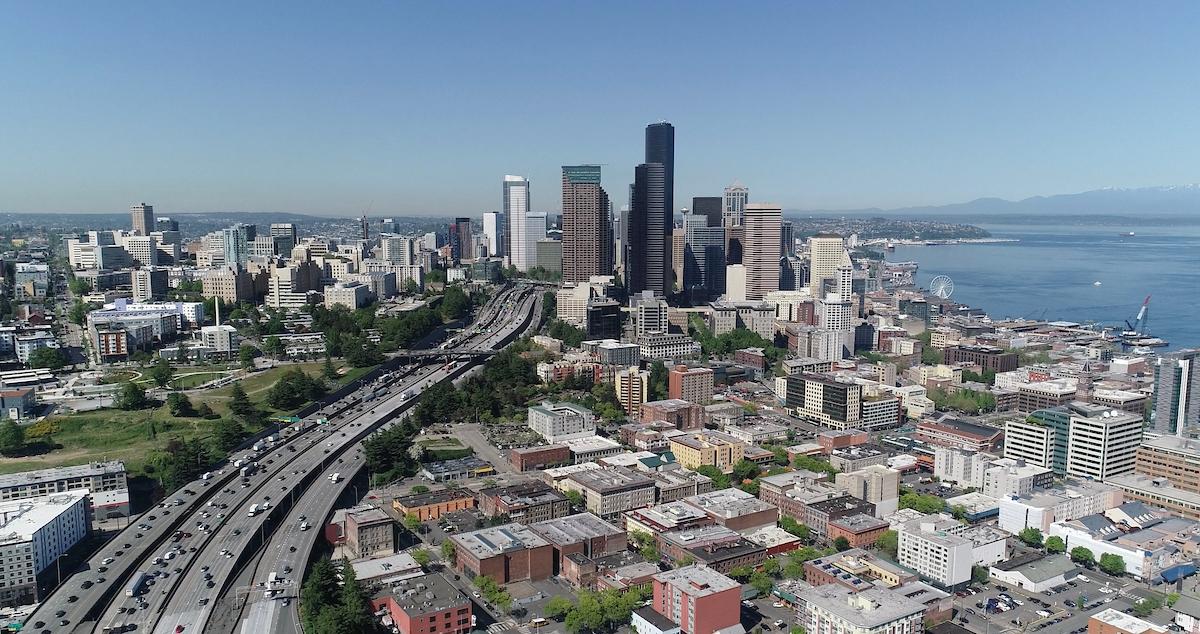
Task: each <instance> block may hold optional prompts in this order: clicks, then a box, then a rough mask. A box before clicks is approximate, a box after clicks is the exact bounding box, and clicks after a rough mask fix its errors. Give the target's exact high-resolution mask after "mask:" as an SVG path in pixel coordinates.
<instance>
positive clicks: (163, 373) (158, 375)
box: [147, 357, 175, 387]
mask: <svg viewBox="0 0 1200 634" xmlns="http://www.w3.org/2000/svg"><path fill="white" fill-rule="evenodd" d="M147 374H149V375H150V380H152V381H154V384H155V385H157V386H158V387H166V386H167V384H169V383H170V382H171V379H172V378H173V377H174V376H175V368H172V367H171V362H170V361H167V360H166V359H164V358H162V357H159V358H158V361H156V362H155V363H154V365H153V366H151V367H150V370H149V371H148V372H147Z"/></svg>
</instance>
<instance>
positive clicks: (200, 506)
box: [26, 286, 538, 633]
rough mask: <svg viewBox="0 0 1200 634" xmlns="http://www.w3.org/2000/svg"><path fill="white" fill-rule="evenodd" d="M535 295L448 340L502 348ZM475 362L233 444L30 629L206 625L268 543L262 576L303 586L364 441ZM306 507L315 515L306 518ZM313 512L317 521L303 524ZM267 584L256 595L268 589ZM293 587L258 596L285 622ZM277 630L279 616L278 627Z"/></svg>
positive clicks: (518, 298)
mask: <svg viewBox="0 0 1200 634" xmlns="http://www.w3.org/2000/svg"><path fill="white" fill-rule="evenodd" d="M537 299H538V297H537V296H536V294H534V293H532V292H531V289H530V288H528V287H523V286H522V287H518V288H509V289H505V290H503V291H501V292H499V293H498V294H497V295H496V296H495V297H494V298H493V299H492V300H491V301H490V302H489V303H488V304H487V305H486V306H485V307H484V308H483V309H481V310H480V312H479V315H478V316H477V319H476V320H475V322H474V325H473V326H472V327H470V328H469V329H467V330H465V331H464V332H463V333H460V334H459V335H458V336H457V337H455V338H454V339H452V340H451V342H449V345H448V347H452V348H467V349H499V348H501V347H503V346H504V345H505V344H507V343H509V342H510V341H512V340H513V339H514V338H515V337H516V336H517V335H518V334H519V333H520V332H522V331H523V330H524V328H525V327H526V326H527V325H528V324H529V322H530V321H531V320H532V319H533V317H534V316H535V315H536V314H538V313H537V306H538V302H537V301H536V300H537ZM431 362H432V361H431ZM474 363H475V362H474V361H459V362H450V363H447V364H445V365H441V364H440V363H439V364H438V365H434V366H430V365H420V364H417V365H410V366H405V367H403V368H399V369H397V370H394V371H391V372H386V373H384V374H383V375H382V376H379V377H378V378H376V379H375V380H374V381H371V382H369V383H367V384H364V385H362V386H361V387H359V388H358V389H357V390H355V391H353V392H351V393H350V394H348V395H346V396H345V397H344V398H342V399H341V400H339V401H337V402H334V403H330V404H328V405H326V406H325V407H324V408H322V409H321V410H319V411H317V412H315V413H313V414H312V415H311V416H309V417H306V418H305V419H304V420H303V421H302V422H301V424H299V425H297V426H294V427H291V428H289V429H287V430H285V431H284V432H283V433H281V434H279V435H277V436H275V437H274V438H273V439H272V441H270V442H268V441H266V440H264V441H262V442H260V443H259V444H258V445H256V446H257V447H258V449H257V450H255V449H249V450H245V451H242V452H238V453H236V454H235V455H234V456H231V457H230V461H229V463H228V464H226V465H225V466H224V467H223V468H220V469H219V470H217V471H214V472H212V473H211V474H207V475H208V477H206V478H203V479H201V480H197V481H194V482H192V483H190V484H188V485H186V486H184V487H182V488H181V489H180V490H179V491H176V492H175V493H174V494H172V495H169V496H167V498H166V499H164V500H163V502H162V503H161V504H159V505H158V506H157V507H155V508H153V509H151V510H149V511H147V512H145V513H143V514H142V515H141V516H139V517H137V518H135V519H133V520H131V523H130V527H129V528H128V529H126V530H124V531H122V532H121V533H119V534H118V535H117V536H116V537H115V538H114V539H113V540H111V541H110V542H109V543H108V544H107V545H105V546H104V547H102V548H101V549H100V550H99V551H98V552H97V553H96V554H95V555H94V556H93V557H92V559H91V560H89V562H88V563H87V564H85V566H84V569H83V570H82V571H81V572H79V573H77V574H76V575H74V576H73V577H72V578H71V579H69V580H68V581H67V582H66V583H64V584H63V586H62V587H60V588H59V589H58V590H57V591H56V592H55V593H54V594H52V595H51V596H50V597H49V598H48V599H47V600H46V601H45V602H44V603H43V604H42V605H41V606H39V608H38V609H37V610H36V611H35V612H34V613H33V614H32V615H31V616H30V617H29V618H28V619H27V621H26V623H27V627H26V629H27V631H33V632H39V633H40V632H51V631H53V632H68V631H74V632H89V631H93V630H96V631H101V632H113V631H140V632H150V631H155V632H176V631H187V632H199V631H204V630H205V629H206V627H207V626H208V625H209V619H210V618H211V616H212V614H213V609H214V607H215V605H216V602H217V600H218V599H219V598H222V597H224V599H223V600H225V601H234V602H237V601H240V600H241V599H245V598H246V597H245V596H242V597H239V596H237V595H238V592H239V588H236V587H234V586H233V583H232V581H233V579H234V577H235V576H236V575H235V573H236V572H237V571H238V570H239V568H241V567H242V566H244V565H246V564H247V563H251V562H252V561H253V560H255V559H256V552H257V550H258V549H259V548H260V547H262V546H263V545H264V544H266V545H267V546H268V549H267V553H266V556H264V557H263V561H260V563H259V566H258V570H260V571H264V572H262V573H261V575H259V574H256V575H255V580H256V581H258V577H259V576H262V577H263V579H264V580H265V579H267V578H269V573H270V572H275V573H276V575H277V576H279V577H283V578H284V579H285V581H284V582H282V583H281V584H280V585H281V587H287V586H288V584H291V585H292V586H295V585H296V584H298V582H299V579H300V578H301V576H302V574H303V568H304V565H305V564H306V563H307V561H308V559H309V557H308V555H309V552H310V551H311V548H312V546H313V544H314V542H315V536H316V535H317V533H319V532H320V530H321V527H322V526H323V520H324V519H325V517H326V516H327V515H328V513H329V511H330V510H331V505H332V504H333V501H334V500H336V499H337V497H338V496H339V495H340V493H341V490H342V489H343V488H344V487H345V486H346V482H347V481H348V479H349V477H350V476H352V475H353V474H354V473H356V472H357V471H358V470H359V469H360V468H361V466H362V457H361V454H360V453H359V451H360V447H359V443H360V441H361V440H362V439H363V438H365V437H366V436H367V435H368V434H369V433H370V432H371V431H373V430H376V429H378V428H380V427H382V426H383V425H385V424H386V423H387V422H388V421H390V420H392V419H394V418H395V417H396V416H397V415H399V414H401V413H402V412H404V411H405V410H407V408H408V407H409V406H410V405H411V404H412V403H413V402H415V397H416V396H417V395H419V393H420V391H422V390H423V389H424V388H425V387H428V386H430V385H432V384H433V383H434V382H437V381H442V380H447V379H452V378H454V377H456V376H459V375H461V374H462V373H464V372H465V371H467V370H468V369H469V368H470V366H471V365H473V364H474ZM319 420H320V421H325V422H318V421H319ZM238 461H241V462H238ZM247 464H250V465H255V466H252V467H251V470H250V471H248V472H246V473H244V474H243V473H242V471H241V469H240V467H242V466H246V465H247ZM335 471H336V472H340V473H342V474H344V475H343V477H342V478H341V479H340V480H339V481H338V482H333V481H331V480H330V479H329V478H328V477H327V476H328V475H329V474H330V473H332V472H335ZM301 515H303V516H305V518H306V519H305V520H299V519H298V518H299V517H300V516H301ZM304 521H308V522H310V523H311V525H312V526H313V529H312V530H304V531H301V530H300V523H302V522H304ZM278 536H283V537H278ZM272 554H274V558H273V559H271V558H270V556H271V555H272ZM268 559H269V560H270V561H267V560H268ZM268 565H269V566H270V569H268V568H267V566H268ZM117 584H120V586H119V587H118V585H117ZM263 592H264V591H262V590H260V591H259V598H265V597H263V596H262V595H263ZM294 596H295V592H294V590H293V591H291V592H286V593H285V592H280V593H279V597H280V600H279V601H278V602H277V601H265V602H263V601H258V602H256V604H257V603H264V605H267V606H269V607H267V608H266V609H268V610H270V611H271V614H269V615H268V616H267V618H269V620H270V622H271V623H272V624H277V625H282V623H280V617H281V615H282V616H286V617H287V618H288V619H294V618H295V616H294V615H295V612H294V609H295V606H294V605H290V608H291V609H290V610H279V609H276V605H277V604H278V605H280V606H282V607H283V608H288V607H289V606H283V605H282V603H283V602H287V603H289V604H291V603H292V598H293V597H294ZM260 611H261V608H258V607H257V605H255V606H254V607H253V609H252V610H249V611H248V616H247V618H248V619H256V618H257V619H261V618H263V616H262V615H261V614H259V612H260ZM283 612H287V614H286V615H283V614H282V613H283ZM285 622H286V621H285ZM180 628H182V629H180ZM274 630H275V627H274V625H272V627H271V628H269V631H274Z"/></svg>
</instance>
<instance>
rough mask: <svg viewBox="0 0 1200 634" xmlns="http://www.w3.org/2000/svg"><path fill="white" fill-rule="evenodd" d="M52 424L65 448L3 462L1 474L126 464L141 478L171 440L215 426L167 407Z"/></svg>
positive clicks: (70, 418)
mask: <svg viewBox="0 0 1200 634" xmlns="http://www.w3.org/2000/svg"><path fill="white" fill-rule="evenodd" d="M51 420H53V421H54V423H55V424H56V425H57V426H58V431H56V432H55V433H54V434H53V435H52V437H53V439H54V442H55V443H57V444H59V445H62V447H63V448H62V449H56V450H54V451H52V452H50V453H48V454H44V455H41V456H23V457H20V458H0V473H15V472H19V471H28V470H31V469H47V468H50V467H58V466H64V465H77V464H85V463H88V462H92V461H103V460H121V461H123V462H124V463H125V468H126V469H127V470H128V471H129V472H130V473H131V474H139V473H142V472H143V469H144V467H145V464H146V461H147V460H148V459H149V457H150V455H151V453H152V452H153V450H155V449H161V448H162V447H163V446H164V445H165V444H166V442H167V440H168V439H170V438H195V437H204V436H207V435H208V434H209V430H210V427H211V425H212V424H213V422H214V421H210V420H204V419H202V418H176V417H173V416H171V415H170V412H168V411H167V408H166V407H165V406H163V407H159V408H157V409H152V410H142V411H136V412H126V411H121V410H112V409H105V410H98V411H93V412H79V413H76V414H68V415H66V416H55V417H52V419H51ZM152 424H153V432H154V434H153V437H152V436H151V425H152Z"/></svg>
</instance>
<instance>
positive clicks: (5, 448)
mask: <svg viewBox="0 0 1200 634" xmlns="http://www.w3.org/2000/svg"><path fill="white" fill-rule="evenodd" d="M24 447H25V429H24V428H22V427H21V426H20V425H18V424H17V421H15V420H13V419H11V418H5V419H4V422H0V453H2V454H5V455H12V454H15V453H17V452H19V451H20V450H21V449H23V448H24Z"/></svg>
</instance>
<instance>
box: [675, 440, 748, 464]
mask: <svg viewBox="0 0 1200 634" xmlns="http://www.w3.org/2000/svg"><path fill="white" fill-rule="evenodd" d="M670 443H671V452H672V453H674V454H675V460H676V461H677V462H679V464H680V465H681V466H683V467H684V468H687V469H691V470H693V471H694V470H696V469H699V468H700V467H703V466H705V465H709V466H713V467H716V468H718V469H720V470H721V471H722V472H724V473H729V472H731V471H733V465H735V464H737V463H739V462H741V461H742V458H743V457H744V456H745V448H746V446H745V444H744V443H742V441H740V440H738V439H737V438H734V437H733V436H730V435H729V434H723V433H721V432H717V431H703V430H702V431H697V432H692V433H689V434H681V435H679V436H673V437H671V439H670Z"/></svg>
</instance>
